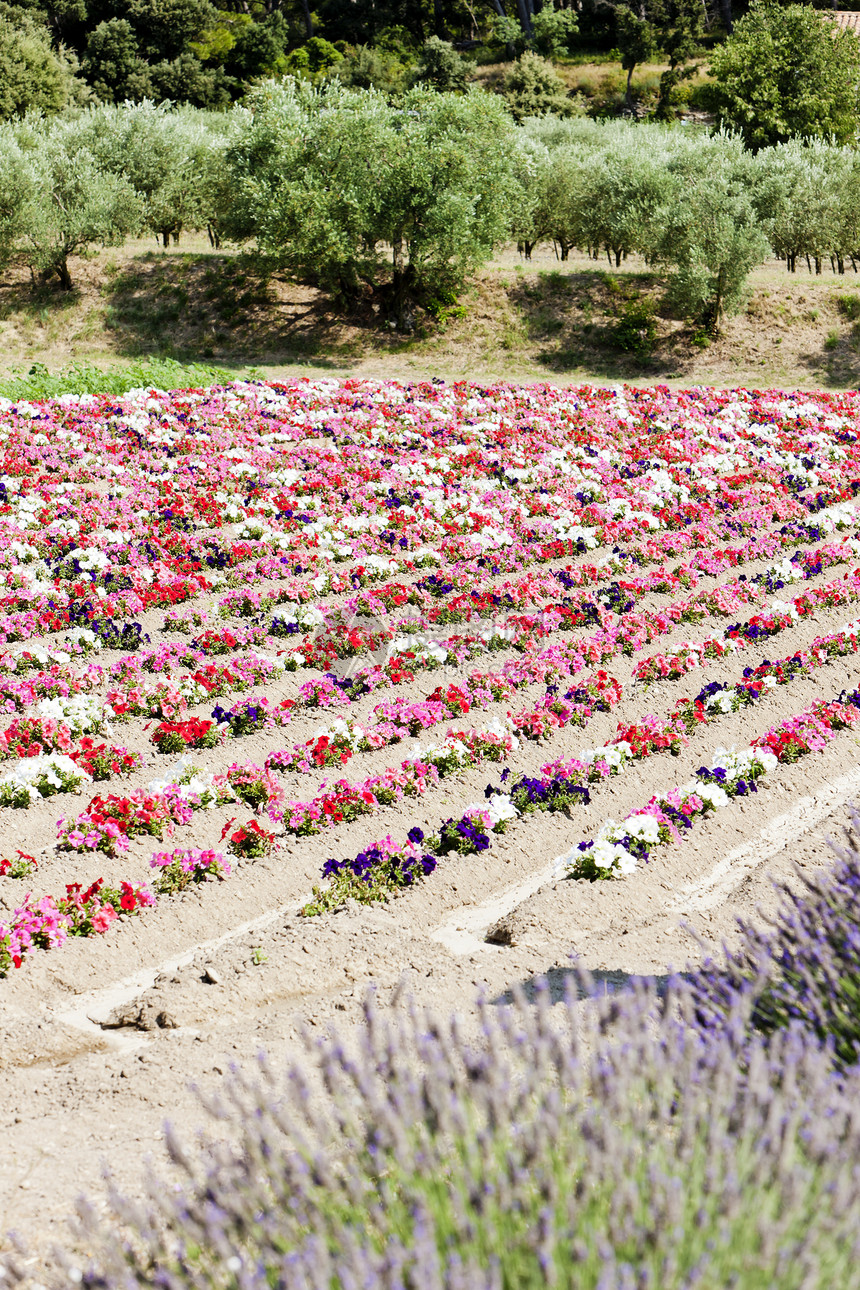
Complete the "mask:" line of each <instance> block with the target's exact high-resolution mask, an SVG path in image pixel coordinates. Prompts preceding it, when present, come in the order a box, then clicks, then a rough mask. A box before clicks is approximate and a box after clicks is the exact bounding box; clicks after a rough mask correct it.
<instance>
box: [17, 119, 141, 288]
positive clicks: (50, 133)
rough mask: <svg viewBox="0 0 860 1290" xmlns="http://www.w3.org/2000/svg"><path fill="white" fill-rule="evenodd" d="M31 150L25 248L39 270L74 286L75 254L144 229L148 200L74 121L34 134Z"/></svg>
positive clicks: (44, 276)
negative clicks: (102, 158)
mask: <svg viewBox="0 0 860 1290" xmlns="http://www.w3.org/2000/svg"><path fill="white" fill-rule="evenodd" d="M25 155H26V160H27V163H28V169H29V172H30V175H31V176H32V186H31V188H30V192H29V195H28V197H27V199H26V201H25V202H24V204H23V208H22V212H21V219H22V224H23V228H24V238H23V243H22V249H23V251H24V254H25V256H26V258H27V261H28V263H29V264H30V267H31V270H32V271H33V272H34V273H36V274H38V275H39V276H40V277H41V278H42V279H43V280H44V281H47V280H48V279H50V278H52V277H56V278H58V279H59V282H60V285H61V286H62V287H63V288H64V289H65V290H69V289H70V288H71V286H72V278H71V272H70V270H69V257H70V256H71V255H75V254H80V253H81V252H85V251H86V250H87V249H88V248H89V247H90V246H91V245H93V244H94V243H96V244H98V245H101V246H116V245H118V244H120V243H121V242H123V241H124V240H125V238H126V237H128V236H129V234H131V233H136V232H138V231H139V229H140V225H141V219H142V215H143V208H142V202H141V199H140V197H139V196H138V194H137V193H136V192H135V191H134V189H133V187H132V186H131V184H130V183H129V182H128V180H127V179H125V178H124V177H123V176H122V175H117V174H113V173H112V172H111V171H110V170H107V169H105V168H104V167H103V166H101V165H100V164H99V162H98V161H97V159H96V157H95V156H94V155H93V153H92V152H91V151H90V150H89V149H88V148H86V147H85V146H82V145H81V144H80V142H79V140H78V138H77V135H76V125H75V123H74V122H71V121H70V122H63V123H57V125H56V126H55V127H54V128H51V129H44V130H43V131H41V132H39V133H38V134H35V135H33V136H32V143H31V146H30V147H29V148H28V149H27V151H26V153H25Z"/></svg>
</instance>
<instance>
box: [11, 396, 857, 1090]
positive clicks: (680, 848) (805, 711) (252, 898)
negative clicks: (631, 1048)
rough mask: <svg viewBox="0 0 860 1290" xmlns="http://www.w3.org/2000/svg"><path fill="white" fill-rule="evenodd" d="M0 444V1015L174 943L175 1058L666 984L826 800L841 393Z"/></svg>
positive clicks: (395, 404) (848, 725) (835, 646)
mask: <svg viewBox="0 0 860 1290" xmlns="http://www.w3.org/2000/svg"><path fill="white" fill-rule="evenodd" d="M0 450H2V454H3V463H2V474H0V525H2V528H3V533H4V539H5V540H4V542H3V545H2V551H0V561H2V580H3V600H2V606H0V711H2V713H3V716H2V718H0V827H2V842H0V978H2V979H0V994H3V995H5V997H6V1001H7V1005H8V1006H9V1008H10V1009H13V1010H17V1013H16V1015H20V1016H31V1015H35V1011H36V1010H37V1009H38V1008H41V1009H43V1010H44V1008H45V1007H48V1008H49V1009H53V1010H54V1011H55V1012H56V1013H57V1015H58V1016H59V1015H61V1014H62V1012H63V1008H68V1007H69V1006H70V1003H71V1002H72V1001H73V1000H74V998H75V996H77V995H79V994H83V993H85V992H87V991H93V990H98V989H100V988H104V987H106V986H109V985H110V984H111V983H112V982H117V981H120V980H121V979H123V978H126V977H128V976H129V974H130V973H135V972H138V973H139V972H142V971H147V970H149V969H157V968H158V965H159V964H161V963H163V962H165V961H167V960H169V959H170V960H171V961H172V960H174V959H175V960H176V961H177V962H178V961H179V959H178V958H177V956H181V955H182V954H186V956H187V957H189V958H190V960H193V962H192V967H191V969H188V971H186V969H185V968H182V969H181V970H179V975H177V976H176V977H174V978H172V980H173V982H174V985H175V991H174V992H175V993H176V994H177V997H178V998H179V1004H178V1014H177V1015H178V1023H176V1024H178V1029H179V1031H182V1030H183V1028H184V1027H188V1026H194V1025H198V1024H203V1023H204V1022H205V1021H206V1019H207V1018H209V1019H210V1020H211V1019H212V1017H213V1016H214V1012H213V1009H214V1010H215V1012H217V1014H218V1016H219V1018H220V1020H219V1024H226V1021H225V1018H232V1019H233V1021H234V1022H235V1024H236V1025H241V1024H242V1022H243V1019H245V1018H246V1015H247V1014H249V1013H250V1014H255V1010H259V1009H260V1008H262V1007H263V1006H264V1004H265V1005H266V1006H273V1004H272V1001H273V1000H278V999H283V998H285V997H287V996H289V997H290V998H291V999H292V1000H293V1003H294V1004H295V1003H296V1000H298V1001H299V1002H300V1001H301V1000H302V999H303V998H309V997H311V996H313V997H314V998H315V999H319V998H326V999H328V1001H329V1003H330V1002H331V1001H332V1000H334V999H335V998H336V997H337V996H338V992H339V991H342V990H343V988H344V986H345V985H347V984H348V985H349V986H350V988H351V985H352V983H358V984H359V985H360V984H361V983H362V982H366V981H368V980H371V979H372V980H374V981H376V982H377V983H378V984H380V985H381V986H388V985H392V986H393V985H394V984H395V982H396V980H397V979H398V977H399V975H400V973H401V972H402V971H403V970H405V969H410V968H411V969H414V970H416V971H418V970H420V971H421V972H422V974H424V975H426V976H428V977H429V976H430V975H431V974H432V973H435V974H436V976H435V979H436V980H437V981H444V982H445V983H446V984H445V990H446V991H447V993H446V994H445V999H446V1000H447V1001H450V1000H451V999H455V998H456V997H457V991H458V990H461V989H462V988H463V985H464V982H466V981H467V978H468V981H467V983H468V984H470V985H474V984H480V982H481V981H483V982H485V983H486V984H487V985H488V986H489V987H490V989H491V990H497V991H502V990H504V989H507V988H508V987H509V986H510V985H512V984H513V983H514V981H516V980H517V979H525V978H526V977H528V976H529V974H530V973H534V972H537V971H538V970H541V971H543V970H546V968H547V967H548V966H551V965H552V964H553V963H557V962H559V961H561V962H563V961H564V956H565V955H566V954H568V953H570V952H571V951H573V950H576V951H581V952H583V953H584V954H585V956H586V958H588V957H589V955H590V956H591V959H592V960H593V961H592V962H591V964H590V965H591V966H592V967H598V968H606V969H618V970H628V971H633V970H649V971H652V972H654V971H661V970H665V967H666V966H667V965H668V962H669V957H668V950H669V947H664V948H663V949H661V947H660V944H659V940H660V936H664V935H666V934H667V929H669V928H670V926H671V928H673V929H676V928H677V925H678V923H679V921H680V920H681V919H682V918H683V917H688V918H689V917H691V916H693V915H697V914H700V913H702V912H703V911H707V910H708V909H711V908H714V907H715V904H718V903H722V904H725V905H726V908H731V907H732V905H731V902H732V900H734V899H735V897H736V896H737V893H738V891H739V890H741V887H742V884H743V883H744V881H746V880H748V879H749V878H750V875H754V877H755V881H759V880H763V871H762V873H761V874H760V873H759V872H758V870H759V864H760V860H763V859H764V858H766V855H767V852H768V847H770V849H771V853H775V852H774V847H773V846H772V845H771V842H772V839H771V842H767V845H765V842H762V844H761V848H760V851H761V855H760V856H758V855H757V854H756V850H755V839H756V838H757V837H760V838H763V839H767V838H768V837H770V836H771V835H770V834H769V833H768V830H771V833H773V830H774V829H775V828H776V829H777V832H778V831H779V829H780V828H781V829H782V831H783V834H784V841H793V842H796V841H797V839H799V838H801V837H802V836H804V835H805V834H808V832H809V830H810V828H811V827H813V826H814V825H815V823H816V821H817V820H819V819H824V818H827V819H830V818H831V817H832V818H833V819H836V820H837V822H838V813H839V811H840V810H842V809H843V806H844V803H845V802H846V801H847V800H848V799H849V797H851V796H852V795H853V792H854V791H857V792H858V793H860V781H858V784H857V785H856V786H854V787H853V788H852V780H851V776H852V774H853V772H854V769H855V768H856V767H857V764H858V760H860V759H858V753H857V750H858V744H860V732H858V731H857V730H855V727H857V726H860V682H858V668H857V655H858V652H860V529H858V525H859V524H860V398H858V396H857V395H854V394H816V395H808V394H802V395H801V394H797V395H795V394H786V393H782V392H769V393H768V392H765V393H757V392H750V391H745V390H734V391H713V390H694V391H690V392H686V393H681V392H675V391H670V390H668V389H667V388H665V387H658V388H653V389H643V390H635V389H630V388H621V387H618V388H612V389H602V390H600V389H592V388H581V389H553V388H549V387H523V388H516V387H509V386H499V387H494V388H479V387H475V386H469V385H467V384H465V383H462V384H456V385H452V386H449V385H446V384H444V383H443V382H436V383H433V382H430V383H425V384H415V385H411V386H405V385H398V384H395V383H393V382H386V383H383V382H370V381H346V382H342V383H339V382H336V381H334V380H315V381H310V380H303V381H299V382H297V383H294V384H290V385H284V384H279V383H277V382H273V383H263V382H247V383H238V384H235V385H231V386H225V387H222V388H215V389H211V390H192V391H185V392H178V393H163V392H159V391H156V390H138V391H132V392H130V393H129V394H127V395H122V396H116V395H111V396H104V397H100V396H94V395H84V396H70V395H67V396H63V397H61V398H59V399H57V400H54V401H51V402H45V403H30V404H28V403H24V402H18V403H14V404H13V403H9V402H8V401H5V402H4V403H3V406H2V408H0ZM834 785H835V787H834ZM810 792H811V793H812V795H813V796H812V799H809V800H812V802H813V806H812V807H810V808H809V809H807V808H805V807H804V808H803V809H804V810H805V811H806V816H805V817H803V819H801V816H797V818H795V817H794V816H792V810H793V809H794V805H795V804H796V803H797V802H798V801H799V800H800V799H801V798H802V799H803V801H806V800H807V798H806V797H805V796H804V794H808V793H810ZM816 794H817V796H816ZM816 803H817V805H816ZM822 803H823V806H822ZM825 808H826V809H825ZM816 812H817V814H816ZM804 819H805V823H804ZM780 820H781V821H783V823H782V824H779V821H780ZM774 821H777V824H775V823H774ZM786 821H787V823H786ZM777 825H778V827H777ZM774 836H776V835H775V834H774ZM750 840H752V841H750ZM745 845H746V846H747V852H750V847H751V848H752V852H751V855H752V858H750V854H747V853H744V856H742V857H741V858H740V859H739V860H735V859H733V857H735V853H736V852H737V854H738V855H740V852H741V851H743V848H744V846H745ZM816 846H817V844H816ZM779 849H780V848H779V846H777V847H776V851H779ZM783 849H784V847H783ZM813 850H814V851H815V848H813ZM823 858H824V857H823V856H822V854H821V851H820V850H818V851H815V856H814V860H815V863H816V864H820V863H821V861H822V859H823ZM715 893H716V894H715ZM500 917H501V918H502V920H503V921H504V918H505V917H509V918H510V917H513V919H514V922H513V923H510V921H509V924H508V926H507V930H504V929H503V931H502V932H499V931H498V929H497V928H496V927H495V926H494V925H495V924H496V922H497V920H498V919H499V918H500ZM275 918H277V919H280V920H281V921H280V922H276V923H272V924H271V926H272V927H273V928H275V927H276V928H277V934H275V933H274V931H273V932H272V934H271V935H270V933H269V932H267V931H266V930H265V927H266V926H269V924H265V920H266V919H275ZM284 918H286V920H287V921H286V923H284V921H283V920H284ZM255 919H256V920H258V921H259V922H260V927H261V928H262V929H263V930H261V931H259V932H258V933H255V938H254V937H252V939H253V953H252V951H251V949H250V948H248V946H250V945H251V941H250V940H248V939H247V938H248V936H251V933H250V932H249V933H247V935H246V933H244V932H242V930H241V929H242V928H244V927H246V926H248V927H250V926H251V925H252V924H253V922H254V920H255ZM249 920H250V922H249ZM260 920H262V921H260ZM692 921H693V923H694V924H695V917H693V919H692ZM254 925H255V926H256V924H254ZM512 927H513V931H512V930H511V928H512ZM237 929H238V930H237ZM699 930H700V931H701V930H702V926H701V923H700V924H699ZM672 934H673V935H676V933H675V932H673V933H672ZM488 935H489V941H488V939H487V937H488ZM242 936H245V940H246V941H247V944H245V942H244V941H243V942H242V944H243V945H244V946H245V948H244V949H243V951H242V952H243V954H244V955H245V957H244V959H243V962H242V966H241V967H237V968H236V976H235V980H234V978H233V977H232V976H231V978H230V984H229V989H228V988H227V987H222V986H219V984H218V983H219V981H220V980H221V978H222V976H223V970H222V969H221V968H219V969H218V970H217V972H216V969H215V967H213V968H212V970H211V972H210V974H209V975H208V976H203V978H202V979H203V980H204V981H208V982H209V983H210V985H211V986H212V990H211V991H210V993H209V995H206V997H205V998H204V997H203V995H201V994H199V993H198V994H195V993H194V991H195V990H196V991H198V992H199V990H200V989H203V990H204V993H205V987H200V986H199V982H200V980H201V971H200V966H199V954H198V958H197V959H194V958H193V956H194V953H195V952H196V950H198V949H199V947H200V946H204V947H205V946H210V945H214V944H215V941H214V940H213V938H218V937H220V938H222V939H226V941H228V942H229V941H230V938H231V937H233V938H234V940H236V938H237V937H238V938H239V939H238V940H237V941H236V943H237V944H238V943H239V941H241V938H242ZM518 938H522V939H523V943H524V944H525V945H526V947H527V948H526V949H524V950H522V951H520V952H518V951H516V949H515V947H516V945H517V941H518ZM595 938H596V939H595ZM622 938H624V939H622ZM598 942H599V945H598ZM219 943H220V942H219ZM231 943H232V942H231ZM682 944H683V945H684V947H685V948H684V951H683V952H684V953H685V954H694V952H695V948H696V947H695V945H694V943H693V942H692V941H689V942H682V941H679V940H678V939H677V935H676V939H675V940H674V941H673V942H672V947H671V951H672V953H673V954H674V963H675V966H679V956H680V954H681V951H680V950H679V945H682ZM500 945H502V946H505V947H508V948H505V949H500V948H499V947H500ZM589 947H591V948H589ZM296 949H303V950H304V951H307V953H306V955H305V959H302V958H301V955H298V956H296V954H295V952H294V951H295V950H296ZM219 952H220V951H219ZM237 952H238V951H237ZM212 953H213V954H214V953H215V951H214V950H212ZM223 953H224V954H227V955H228V958H229V953H232V951H229V953H228V951H227V950H225V951H223ZM518 953H519V957H517V954H518ZM505 955H508V957H507V958H506V957H505ZM467 956H471V957H467ZM481 956H484V957H481ZM231 961H232V960H231ZM213 962H215V960H213ZM195 964H196V966H195ZM248 964H253V967H254V969H255V971H256V969H259V971H257V972H256V975H254V974H253V973H251V974H250V975H249V971H248V970H246V969H248ZM466 965H468V966H466ZM172 970H173V969H171V971H172ZM183 972H185V975H183ZM188 972H190V973H191V975H190V976H189V975H188ZM464 972H465V976H464V975H463V973H464ZM192 977H193V981H192ZM192 986H193V988H192ZM139 988H140V989H144V988H145V985H144V986H140V987H139ZM165 988H166V987H165ZM440 988H441V987H440ZM218 990H220V994H218V997H217V1000H216V994H217V992H218ZM46 1001H47V1002H46ZM315 1006H316V1005H315ZM326 1006H328V1005H326ZM334 1006H338V1007H339V1006H341V1005H340V1004H335V1005H334ZM141 1015H143V1014H141ZM323 1015H327V1014H325V1012H324V1014H323ZM102 1019H103V1018H100V1019H99V1020H102ZM117 1024H119V1023H117ZM159 1024H162V1023H159ZM165 1024H166V1023H165ZM171 1024H174V1023H173V1022H172V1023H171ZM177 1042H179V1040H177ZM0 1065H2V1063H0ZM161 1104H163V1103H161Z"/></svg>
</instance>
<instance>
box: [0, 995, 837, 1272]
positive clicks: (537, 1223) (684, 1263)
mask: <svg viewBox="0 0 860 1290" xmlns="http://www.w3.org/2000/svg"><path fill="white" fill-rule="evenodd" d="M694 1008H695V997H694V994H693V992H692V991H691V990H690V988H689V987H687V986H686V985H685V984H684V983H678V984H677V985H674V986H672V987H670V990H669V992H668V994H667V995H666V996H665V997H664V998H662V999H659V998H658V997H657V995H656V994H655V993H654V992H653V991H651V990H650V989H648V988H646V987H644V986H643V987H639V988H636V989H634V990H631V991H629V992H625V993H624V994H623V995H619V996H616V997H614V998H609V999H604V1000H601V1001H598V1000H589V1001H586V1002H580V1001H579V999H578V998H575V997H573V994H571V996H570V997H569V998H568V999H567V1001H566V1002H564V1003H560V1004H556V1005H552V1003H551V1001H550V998H549V996H548V993H547V991H546V990H543V991H540V990H539V991H538V994H537V1001H536V1003H533V1004H526V1002H525V1000H524V998H523V997H522V996H521V995H520V996H518V1002H517V1003H516V1004H515V1005H514V1006H512V1007H511V1008H499V1007H494V1006H493V1005H491V1004H484V1005H483V1006H482V1009H481V1020H482V1029H481V1031H480V1033H479V1034H478V1035H476V1036H475V1038H474V1039H471V1038H467V1037H466V1036H465V1035H464V1033H463V1030H462V1027H461V1024H460V1023H459V1022H458V1021H457V1020H456V1019H453V1020H450V1021H446V1022H440V1021H436V1020H433V1019H431V1018H429V1017H427V1016H425V1015H423V1014H420V1013H418V1012H417V1011H415V1010H410V1009H409V1008H406V1007H401V1008H392V1009H389V1010H388V1011H387V1012H386V1013H385V1014H383V1013H382V1012H381V1011H379V1010H377V1008H376V1007H375V1006H374V1003H373V1000H372V998H371V999H369V1001H368V1004H367V1006H366V1017H365V1022H366V1024H365V1026H364V1027H362V1028H361V1029H360V1031H359V1032H358V1033H357V1034H355V1035H354V1036H352V1037H351V1039H350V1040H349V1041H348V1042H347V1041H346V1040H345V1039H344V1038H341V1037H338V1036H334V1037H328V1038H326V1039H325V1040H323V1041H321V1042H319V1043H318V1044H317V1045H316V1046H314V1047H312V1048H311V1047H309V1052H308V1058H307V1060H306V1061H305V1062H304V1063H302V1065H301V1066H295V1067H293V1069H291V1070H290V1071H289V1072H288V1074H287V1076H286V1078H284V1077H283V1076H282V1075H279V1074H278V1073H277V1072H274V1071H273V1070H272V1069H270V1068H269V1066H267V1065H266V1064H265V1063H262V1064H261V1065H260V1067H259V1069H257V1070H256V1071H255V1072H254V1073H253V1075H248V1074H242V1073H241V1072H234V1073H233V1075H232V1076H231V1077H230V1078H228V1079H227V1080H226V1081H225V1084H224V1088H223V1093H222V1094H221V1097H220V1100H219V1101H218V1102H217V1103H215V1104H212V1105H211V1106H210V1107H209V1109H210V1111H211V1112H212V1114H213V1115H214V1116H215V1117H216V1118H217V1119H218V1120H220V1121H221V1129H223V1134H221V1136H222V1137H223V1138H224V1142H223V1143H222V1145H220V1146H219V1145H213V1144H212V1143H211V1142H210V1144H209V1145H208V1146H205V1145H202V1144H200V1143H198V1145H197V1146H196V1147H194V1148H193V1149H186V1148H185V1147H183V1146H182V1145H181V1143H180V1142H179V1140H178V1138H177V1137H176V1136H175V1135H174V1134H172V1133H169V1136H168V1142H169V1146H170V1151H171V1155H172V1158H173V1160H174V1162H175V1163H176V1164H177V1165H178V1166H179V1168H180V1170H181V1171H182V1173H183V1175H184V1182H183V1184H182V1185H181V1187H179V1188H173V1187H168V1186H165V1185H164V1184H163V1183H160V1182H158V1181H157V1180H152V1182H151V1183H150V1187H149V1199H148V1201H147V1202H145V1203H133V1202H131V1201H129V1200H127V1199H123V1198H122V1197H121V1196H120V1195H118V1194H115V1195H113V1197H112V1206H113V1215H112V1217H111V1218H110V1219H109V1220H104V1219H102V1218H100V1217H99V1216H97V1215H96V1213H95V1211H94V1210H86V1209H84V1210H83V1211H82V1216H83V1219H84V1222H85V1226H86V1228H87V1236H86V1245H87V1247H88V1248H89V1249H91V1250H93V1251H94V1255H93V1263H92V1266H90V1267H87V1268H84V1269H80V1268H75V1267H74V1266H73V1265H72V1263H71V1261H70V1260H68V1259H66V1260H65V1263H64V1265H63V1267H64V1270H63V1273H62V1276H63V1278H64V1280H63V1282H62V1284H64V1285H68V1284H69V1283H70V1281H73V1282H75V1283H76V1284H80V1285H83V1286H84V1287H90V1288H92V1290H96V1288H98V1290H120V1288H123V1290H131V1287H139V1286H148V1287H163V1288H164V1290H179V1288H180V1287H182V1288H183V1290H186V1288H188V1290H190V1288H191V1287H194V1288H195V1290H196V1288H199V1290H215V1288H216V1287H217V1288H221V1287H224V1288H225V1290H226V1288H229V1290H258V1288H259V1290H270V1288H271V1287H283V1288H284V1290H359V1288H361V1290H442V1288H443V1287H444V1288H446V1290H515V1288H516V1290H537V1288H538V1287H544V1286H563V1287H577V1290H646V1287H647V1288H648V1290H658V1288H659V1290H681V1288H682V1287H683V1288H684V1290H686V1288H688V1287H689V1288H692V1287H699V1288H700V1290H723V1288H724V1287H731V1286H734V1287H738V1288H742V1290H799V1288H801V1287H802V1288H803V1290H817V1288H819V1287H820V1288H821V1290H824V1287H827V1288H828V1290H830V1288H831V1287H833V1286H839V1287H840V1290H851V1288H852V1287H860V1175H858V1169H857V1161H858V1159H860V1155H858V1151H860V1114H858V1108H860V1096H858V1095H860V1077H858V1075H857V1073H856V1072H848V1073H846V1074H843V1075H842V1076H841V1077H837V1076H836V1075H835V1074H834V1071H833V1066H832V1062H831V1061H830V1055H829V1053H828V1052H827V1050H826V1048H823V1047H822V1046H821V1045H820V1044H818V1043H817V1042H816V1041H815V1039H814V1037H813V1036H811V1035H810V1034H809V1033H807V1032H805V1031H804V1030H803V1029H802V1028H800V1027H797V1026H794V1025H789V1026H788V1027H786V1028H784V1029H781V1030H779V1031H777V1032H775V1033H774V1034H773V1035H772V1036H771V1037H770V1038H769V1039H765V1037H764V1036H762V1035H760V1034H753V1035H752V1037H749V1036H748V1034H747V1032H746V1028H745V1014H744V1012H743V1006H742V1005H741V1007H740V1010H739V1011H738V1014H737V1018H736V1020H737V1024H736V1025H733V1024H728V1025H723V1026H722V1027H721V1028H720V1029H719V1031H718V1032H715V1033H714V1034H710V1035H709V1034H706V1033H704V1032H703V1031H702V1029H701V1028H700V1027H698V1026H697V1025H695V1024H694ZM729 1020H730V1022H731V1017H730V1018H729ZM219 1132H220V1131H219ZM228 1144H229V1145H228ZM123 1233H124V1235H123ZM7 1276H8V1280H9V1282H10V1283H11V1284H13V1285H14V1284H19V1283H20V1279H22V1278H23V1271H17V1272H16V1271H15V1270H14V1269H12V1268H9V1269H7Z"/></svg>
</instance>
